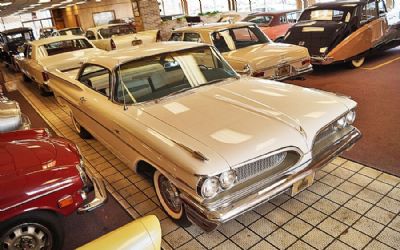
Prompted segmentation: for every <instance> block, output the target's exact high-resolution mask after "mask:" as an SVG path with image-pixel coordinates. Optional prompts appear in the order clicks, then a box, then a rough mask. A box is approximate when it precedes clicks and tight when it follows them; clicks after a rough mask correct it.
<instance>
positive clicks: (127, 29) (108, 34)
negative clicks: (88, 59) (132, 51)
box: [86, 23, 160, 51]
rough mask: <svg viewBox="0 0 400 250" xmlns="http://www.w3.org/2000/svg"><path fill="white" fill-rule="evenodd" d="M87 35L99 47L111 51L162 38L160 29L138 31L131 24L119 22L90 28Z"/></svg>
mask: <svg viewBox="0 0 400 250" xmlns="http://www.w3.org/2000/svg"><path fill="white" fill-rule="evenodd" d="M86 37H87V38H88V39H89V40H91V41H92V42H93V43H94V45H96V47H97V48H99V49H103V50H107V51H109V50H115V49H123V48H129V47H132V46H137V45H140V44H148V43H153V42H156V41H157V40H159V39H160V32H159V31H158V30H146V31H140V32H136V31H135V30H134V29H133V27H132V26H131V25H130V24H125V23H122V24H121V23H117V24H105V25H101V26H97V27H93V28H89V29H87V31H86Z"/></svg>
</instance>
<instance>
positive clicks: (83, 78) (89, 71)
mask: <svg viewBox="0 0 400 250" xmlns="http://www.w3.org/2000/svg"><path fill="white" fill-rule="evenodd" d="M79 81H80V82H81V83H83V84H84V85H86V86H87V87H88V88H91V89H93V90H94V91H97V92H99V93H100V94H102V95H105V96H107V97H109V96H110V71H109V70H108V69H106V68H103V67H101V66H98V65H88V66H86V67H85V68H84V69H83V71H81V75H80V76H79Z"/></svg>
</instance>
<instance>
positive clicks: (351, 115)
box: [346, 111, 356, 125]
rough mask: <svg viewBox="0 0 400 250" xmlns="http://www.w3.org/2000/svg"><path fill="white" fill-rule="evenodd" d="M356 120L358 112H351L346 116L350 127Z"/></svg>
mask: <svg viewBox="0 0 400 250" xmlns="http://www.w3.org/2000/svg"><path fill="white" fill-rule="evenodd" d="M355 119H356V112H355V111H350V112H349V113H347V114H346V122H347V124H349V125H351V124H353V122H354V120H355Z"/></svg>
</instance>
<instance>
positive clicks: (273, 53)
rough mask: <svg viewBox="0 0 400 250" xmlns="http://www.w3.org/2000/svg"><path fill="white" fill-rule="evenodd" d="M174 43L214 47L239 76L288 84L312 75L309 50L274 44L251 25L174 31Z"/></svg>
mask: <svg viewBox="0 0 400 250" xmlns="http://www.w3.org/2000/svg"><path fill="white" fill-rule="evenodd" d="M170 40H171V41H187V42H202V43H207V44H212V45H214V46H215V47H216V48H217V49H218V50H219V52H221V53H222V55H223V56H224V58H225V59H226V60H227V61H228V62H229V64H230V65H231V66H232V67H233V68H234V69H235V70H236V71H237V72H239V73H242V74H250V75H252V76H255V77H261V78H266V79H273V80H284V79H287V78H293V77H297V76H300V75H302V74H304V73H307V72H310V71H312V65H311V60H310V55H309V54H308V50H307V49H306V48H303V47H301V46H297V45H291V44H282V43H274V42H272V41H271V40H270V39H269V38H268V37H267V36H266V35H265V34H264V33H263V32H262V31H261V30H260V29H259V28H258V27H257V26H256V25H255V24H253V23H248V22H236V23H213V24H201V25H194V26H189V27H184V28H179V29H176V30H174V31H173V33H172V35H171V38H170Z"/></svg>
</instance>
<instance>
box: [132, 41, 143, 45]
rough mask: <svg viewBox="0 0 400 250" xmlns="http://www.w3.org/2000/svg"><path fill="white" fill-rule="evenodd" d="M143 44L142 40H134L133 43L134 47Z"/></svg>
mask: <svg viewBox="0 0 400 250" xmlns="http://www.w3.org/2000/svg"><path fill="white" fill-rule="evenodd" d="M141 44H142V40H133V41H132V46H137V45H141Z"/></svg>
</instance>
